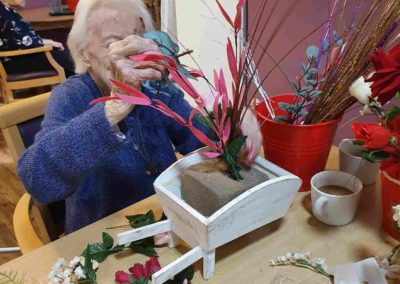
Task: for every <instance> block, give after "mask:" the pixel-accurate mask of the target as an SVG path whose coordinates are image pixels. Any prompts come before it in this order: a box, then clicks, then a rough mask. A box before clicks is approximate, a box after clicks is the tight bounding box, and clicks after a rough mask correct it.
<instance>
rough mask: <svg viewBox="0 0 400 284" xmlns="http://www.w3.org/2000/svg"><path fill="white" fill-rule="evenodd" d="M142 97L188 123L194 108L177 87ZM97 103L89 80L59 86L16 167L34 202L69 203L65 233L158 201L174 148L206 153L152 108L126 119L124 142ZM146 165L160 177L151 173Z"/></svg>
mask: <svg viewBox="0 0 400 284" xmlns="http://www.w3.org/2000/svg"><path fill="white" fill-rule="evenodd" d="M142 91H143V92H144V93H145V94H146V95H148V96H149V97H151V98H155V97H157V98H158V99H160V100H162V101H163V102H164V103H165V104H167V105H168V106H169V107H170V108H171V109H173V110H174V111H175V112H177V113H178V114H180V115H181V116H182V117H184V118H186V119H188V117H189V114H190V112H191V110H192V108H191V107H190V105H189V104H188V103H187V102H186V101H185V100H184V98H183V93H182V92H181V91H180V90H178V89H177V88H176V87H174V86H170V87H167V88H164V89H162V92H161V93H162V94H159V95H156V94H154V93H153V92H152V91H151V89H150V88H148V87H144V86H143V87H142ZM100 96H101V93H100V91H99V89H98V88H97V86H96V85H95V83H94V81H93V80H92V78H91V77H90V76H89V75H77V76H73V77H71V78H69V79H68V80H67V81H65V82H64V83H63V84H61V85H59V86H57V87H56V88H55V89H54V90H53V91H52V94H51V97H50V100H49V103H48V106H47V109H46V113H45V118H44V120H43V122H42V130H41V131H40V132H39V133H38V134H37V135H36V137H35V143H34V144H33V145H32V146H30V147H29V148H28V149H27V150H26V151H25V152H24V153H23V154H22V156H21V158H20V160H19V163H18V173H19V176H20V178H21V180H22V182H23V184H24V185H25V187H26V190H27V191H28V192H29V193H30V194H31V195H32V196H33V197H34V198H35V199H36V200H38V201H39V202H42V203H50V202H54V201H57V200H63V199H65V201H66V228H65V231H66V233H71V232H73V231H75V230H77V229H79V228H82V227H84V226H86V225H88V224H91V223H93V222H95V221H96V220H99V219H101V218H103V217H105V216H107V215H110V214H112V213H114V212H116V211H118V210H120V209H122V208H124V207H127V206H129V205H131V204H133V203H135V202H138V201H140V200H142V199H144V198H146V197H148V196H150V195H152V194H154V189H153V182H154V180H155V179H156V178H157V175H158V174H160V173H161V172H162V171H164V170H165V169H166V168H167V167H168V166H170V165H171V164H172V163H173V162H175V161H176V158H175V153H174V149H173V146H175V148H176V149H177V150H178V151H179V152H180V153H181V154H187V153H189V152H191V151H193V150H195V149H197V148H199V147H200V146H201V144H200V143H199V142H198V140H197V139H196V138H195V137H194V136H192V134H191V133H190V131H188V129H187V128H186V127H184V126H180V125H179V124H177V123H176V122H175V121H173V120H172V119H170V118H168V117H166V116H164V115H163V114H161V113H160V112H158V111H157V110H154V109H152V108H148V107H140V106H137V107H135V108H134V110H133V111H132V112H131V113H130V114H129V115H128V116H127V117H126V118H125V119H124V120H123V124H124V125H125V127H124V128H125V129H124V131H123V132H124V133H123V134H124V135H121V133H118V132H116V131H115V129H112V128H111V127H110V124H109V123H108V121H107V119H106V117H105V113H104V104H103V103H101V104H97V105H94V106H90V105H89V103H90V101H92V100H93V99H95V98H98V97H100ZM198 128H200V126H198ZM120 130H122V128H121V127H120ZM117 134H119V135H117ZM142 136H143V139H142ZM143 142H144V143H143ZM171 142H172V143H171ZM135 144H136V145H138V146H139V148H138V150H135V147H134V145H135ZM136 149H137V147H136ZM143 155H148V159H147V157H143ZM148 161H150V163H151V164H154V165H155V166H156V167H157V174H152V175H147V174H146V170H147V169H148V167H149V162H148Z"/></svg>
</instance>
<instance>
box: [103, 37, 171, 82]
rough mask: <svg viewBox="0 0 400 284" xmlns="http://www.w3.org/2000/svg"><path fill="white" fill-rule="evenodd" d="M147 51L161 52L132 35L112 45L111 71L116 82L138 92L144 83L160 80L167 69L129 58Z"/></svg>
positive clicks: (155, 46) (152, 42)
mask: <svg viewBox="0 0 400 284" xmlns="http://www.w3.org/2000/svg"><path fill="white" fill-rule="evenodd" d="M147 51H156V52H159V51H160V49H159V48H158V45H157V44H156V43H155V42H154V41H152V40H150V39H145V38H142V37H140V36H137V35H130V36H128V37H126V38H124V39H123V40H121V41H117V42H114V43H112V44H110V53H109V57H110V63H111V65H110V67H111V68H110V69H111V75H112V77H113V78H114V79H115V80H118V81H121V82H123V83H125V84H128V85H130V86H132V87H134V88H136V89H138V90H140V85H141V84H142V82H144V81H147V80H159V79H161V77H162V74H163V73H164V72H165V68H164V67H162V66H160V65H159V64H157V63H155V62H134V61H132V60H131V59H129V56H131V55H136V54H141V53H144V52H147Z"/></svg>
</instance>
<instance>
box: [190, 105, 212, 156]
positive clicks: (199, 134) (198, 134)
mask: <svg viewBox="0 0 400 284" xmlns="http://www.w3.org/2000/svg"><path fill="white" fill-rule="evenodd" d="M196 112H198V111H197V110H196V109H193V110H192V112H191V113H190V118H189V126H188V127H189V130H190V131H191V132H192V133H193V135H194V136H195V137H196V138H197V139H198V140H199V141H200V142H201V143H203V144H204V145H206V146H208V147H209V148H210V149H211V150H214V151H217V150H218V147H217V146H216V145H215V144H214V143H213V142H212V141H211V139H210V138H208V137H207V135H205V134H204V133H203V132H201V131H200V130H198V129H197V128H196V127H194V126H193V118H194V115H195V114H196Z"/></svg>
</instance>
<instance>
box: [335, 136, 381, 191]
mask: <svg viewBox="0 0 400 284" xmlns="http://www.w3.org/2000/svg"><path fill="white" fill-rule="evenodd" d="M354 141H355V140H354V139H343V140H342V141H341V142H340V144H339V169H340V170H341V171H342V172H346V173H349V174H352V175H354V176H356V177H358V178H359V179H360V180H361V182H362V183H363V185H370V184H373V183H375V182H376V178H377V176H378V172H379V165H380V164H379V163H371V162H368V161H367V160H365V159H363V158H362V157H361V154H362V151H363V147H362V146H359V145H354V143H353V142H354Z"/></svg>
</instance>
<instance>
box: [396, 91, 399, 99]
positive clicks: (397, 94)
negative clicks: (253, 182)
mask: <svg viewBox="0 0 400 284" xmlns="http://www.w3.org/2000/svg"><path fill="white" fill-rule="evenodd" d="M395 96H396V98H398V99H400V91H398V92H397V93H396V95H395Z"/></svg>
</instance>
